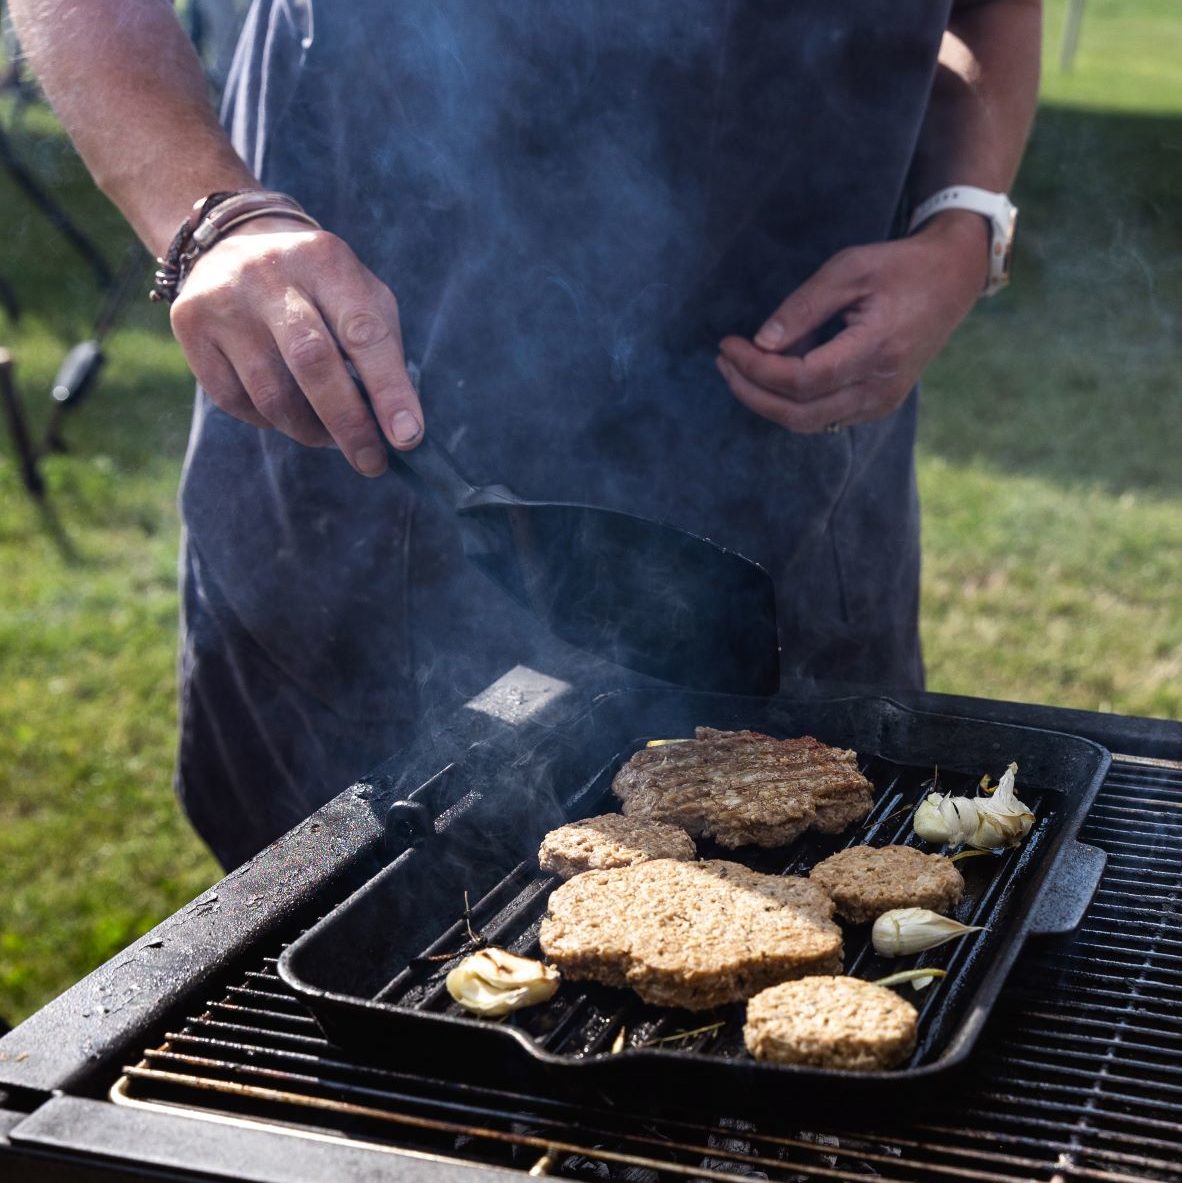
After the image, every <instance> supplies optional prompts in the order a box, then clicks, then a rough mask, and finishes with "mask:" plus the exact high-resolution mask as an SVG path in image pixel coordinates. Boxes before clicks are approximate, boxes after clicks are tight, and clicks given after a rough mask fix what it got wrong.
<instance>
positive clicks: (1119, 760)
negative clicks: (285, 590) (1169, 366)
mask: <svg viewBox="0 0 1182 1183" xmlns="http://www.w3.org/2000/svg"><path fill="white" fill-rule="evenodd" d="M508 697H509V698H513V697H514V696H512V695H510V696H508ZM913 705H916V706H920V707H929V708H935V709H943V710H947V709H949V708H950V707H951V708H953V709H955V708H957V707H959V708H960V709H961V710H962V711H963V712H964V713H965V714H969V715H981V714H983V713H992V714H993V715H994V716H995V717H997V718H1000V719H1008V720H1009V721H1011V722H1017V723H1029V724H1031V725H1035V726H1049V727H1053V728H1054V729H1057V730H1065V731H1071V732H1075V733H1079V734H1085V735H1091V736H1092V738H1094V739H1096V740H1098V741H1100V742H1104V743H1106V744H1107V746H1109V747H1111V748H1113V749H1115V750H1116V751H1118V752H1122V751H1123V752H1128V753H1130V754H1129V755H1124V756H1121V755H1118V756H1117V757H1116V758H1115V759H1114V761H1113V764H1112V766H1111V768H1110V769H1109V770H1108V773H1107V776H1106V777H1105V780H1104V784H1103V786H1102V788H1101V790H1100V792H1099V794H1098V796H1097V798H1096V800H1095V802H1094V804H1093V806H1092V808H1091V811H1090V813H1089V815H1088V819H1087V821H1086V822H1085V823H1084V826H1083V829H1082V831H1081V833H1080V838H1081V839H1082V840H1083V841H1085V842H1087V843H1090V844H1093V845H1095V846H1097V847H1099V848H1101V849H1102V850H1104V851H1105V852H1106V853H1107V856H1108V863H1107V867H1106V870H1105V872H1104V876H1103V879H1102V881H1101V884H1100V888H1099V892H1098V894H1097V896H1096V899H1095V901H1094V903H1093V905H1092V907H1091V908H1090V910H1089V911H1088V914H1087V916H1086V917H1085V919H1084V921H1083V923H1082V925H1081V926H1080V927H1079V929H1078V930H1077V931H1076V932H1075V933H1074V934H1073V935H1072V936H1070V937H1066V938H1059V939H1054V940H1046V941H1042V942H1039V943H1037V944H1032V945H1030V946H1028V947H1027V949H1026V951H1025V952H1024V954H1023V955H1022V956H1021V958H1020V959H1019V962H1018V965H1017V967H1016V969H1015V971H1014V973H1013V974H1012V975H1011V977H1010V979H1009V982H1008V984H1007V986H1006V988H1005V989H1004V991H1003V992H1002V994H1001V996H1000V998H999V1000H998V1002H997V1004H996V1005H995V1007H994V1011H993V1014H992V1016H991V1018H990V1020H989V1022H988V1023H987V1024H986V1026H985V1027H984V1029H983V1031H982V1032H981V1035H980V1038H979V1039H978V1041H977V1045H976V1048H975V1050H974V1052H973V1054H972V1056H971V1058H970V1059H969V1060H968V1062H967V1065H966V1071H965V1073H964V1074H963V1075H962V1076H960V1077H959V1078H958V1079H957V1080H956V1081H955V1083H954V1084H953V1085H951V1086H949V1088H948V1089H946V1090H943V1091H942V1092H941V1093H940V1094H939V1095H937V1096H935V1097H932V1098H930V1099H928V1100H927V1101H925V1102H924V1104H923V1105H922V1107H915V1108H912V1109H910V1110H909V1111H908V1112H906V1113H905V1114H903V1115H900V1114H897V1113H896V1114H889V1113H888V1112H887V1111H886V1110H885V1109H884V1108H883V1106H881V1105H880V1104H878V1103H877V1102H876V1101H875V1100H874V1099H872V1098H865V1099H862V1100H856V1101H851V1102H849V1103H847V1104H845V1105H843V1106H833V1107H831V1108H830V1109H829V1110H828V1111H826V1112H822V1113H820V1114H807V1115H805V1114H804V1113H803V1112H801V1111H799V1110H797V1109H794V1108H793V1107H791V1106H785V1107H784V1109H783V1110H782V1111H781V1112H779V1113H776V1114H773V1115H771V1116H760V1117H758V1118H756V1119H747V1118H745V1117H735V1116H733V1115H732V1114H731V1113H730V1112H728V1109H727V1108H726V1107H725V1106H723V1107H720V1108H719V1109H718V1110H716V1111H715V1112H714V1113H713V1114H710V1115H706V1116H703V1115H701V1114H690V1113H688V1112H686V1113H683V1114H680V1115H678V1114H677V1113H673V1114H670V1113H667V1112H666V1113H662V1114H659V1115H658V1114H656V1113H655V1112H654V1111H653V1110H654V1109H655V1108H657V1107H655V1106H654V1107H649V1106H646V1105H643V1104H635V1103H634V1104H631V1105H629V1106H627V1107H624V1106H619V1105H616V1106H611V1105H605V1104H593V1103H588V1102H583V1103H571V1102H568V1101H564V1100H562V1099H560V1098H557V1097H555V1096H554V1095H546V1094H539V1093H537V1092H536V1091H531V1090H529V1089H514V1088H512V1087H498V1088H487V1087H480V1086H475V1085H472V1084H469V1083H465V1082H463V1081H460V1080H457V1079H456V1077H455V1076H454V1075H453V1074H451V1073H450V1072H449V1073H431V1072H414V1073H407V1072H402V1073H400V1072H396V1071H393V1070H391V1069H390V1068H388V1067H384V1066H383V1064H382V1057H381V1056H380V1055H374V1056H366V1055H364V1054H361V1053H359V1052H356V1051H353V1052H345V1051H342V1049H341V1048H340V1047H338V1046H335V1045H334V1044H332V1043H330V1042H328V1041H327V1040H326V1039H325V1038H324V1036H323V1034H322V1032H321V1030H320V1028H319V1026H318V1025H317V1023H316V1022H315V1020H314V1019H313V1017H312V1015H311V1014H310V1013H309V1012H308V1011H307V1010H306V1008H305V1007H304V1005H303V1004H302V1003H301V1001H300V1000H299V999H298V998H297V997H295V996H294V995H293V993H292V992H291V990H290V989H289V987H288V986H287V985H286V984H285V983H284V982H283V980H282V979H281V978H280V976H279V975H278V972H277V963H278V959H279V958H280V957H281V955H282V952H283V950H284V948H285V947H286V946H287V945H288V943H289V942H290V941H292V940H294V939H296V938H297V937H298V936H299V935H300V934H301V932H303V931H305V930H306V929H307V928H308V927H309V926H310V925H311V924H313V923H315V921H316V920H317V919H318V918H319V917H320V916H321V915H323V914H324V913H325V911H327V910H328V909H330V908H331V907H333V906H334V905H335V904H336V903H337V902H338V901H340V900H343V899H344V898H346V897H347V896H348V895H349V894H350V893H351V892H352V891H354V890H356V889H357V888H358V887H359V886H360V885H361V884H362V883H364V882H365V881H366V880H368V879H369V878H370V877H371V876H372V875H373V874H374V873H375V872H376V871H377V870H378V869H379V868H380V867H381V866H382V865H384V864H385V862H386V861H387V860H388V857H389V852H388V850H387V849H386V845H385V844H386V843H387V841H388V838H387V835H386V833H385V830H384V820H385V815H386V813H387V811H388V806H389V803H390V801H391V800H393V799H394V798H396V797H398V796H405V795H406V792H407V791H409V789H410V788H412V787H415V786H417V785H420V784H422V783H423V781H425V780H427V779H429V777H430V774H431V772H432V770H434V771H438V770H439V769H440V768H441V767H445V766H446V765H447V764H448V763H449V762H452V761H454V759H456V758H458V756H460V755H462V754H465V753H470V752H471V751H472V748H473V744H475V745H477V747H478V748H479V749H480V751H481V752H482V753H484V754H486V755H487V756H488V757H489V758H491V759H496V758H503V757H506V756H509V757H511V753H512V752H513V750H514V745H515V744H517V743H519V742H520V741H521V739H522V735H523V732H522V731H521V729H520V727H521V725H520V724H514V723H509V722H506V721H505V720H504V719H503V718H497V717H494V716H492V715H487V714H483V713H481V712H473V713H472V714H471V715H467V716H464V717H463V718H461V719H458V720H454V721H452V722H451V724H450V730H449V729H448V728H447V727H445V728H441V729H440V730H439V731H437V732H436V734H435V736H434V739H433V742H432V744H431V746H430V748H429V750H425V751H416V752H414V753H409V754H408V755H406V756H404V757H402V758H400V759H399V761H397V763H396V764H392V765H391V766H388V767H387V768H385V769H383V770H379V772H378V774H376V775H375V777H374V778H372V779H371V780H370V781H369V782H368V783H366V784H364V785H361V786H355V787H354V788H352V789H351V790H349V791H348V792H346V793H345V794H342V796H341V797H339V798H338V799H337V800H336V801H335V802H333V803H332V804H330V805H329V806H327V807H326V808H325V810H323V811H321V812H320V813H319V814H317V815H315V816H314V817H313V818H312V819H309V821H308V822H306V823H304V825H303V826H301V827H300V828H299V829H298V830H297V831H294V832H293V833H292V834H290V835H288V836H287V837H286V838H285V839H283V840H281V841H280V842H279V843H277V844H276V846H275V847H273V848H272V849H271V850H269V851H268V852H266V853H265V854H264V855H262V856H260V858H259V859H257V860H255V862H254V863H253V864H252V865H248V866H247V867H246V868H244V869H242V870H240V871H239V872H236V873H235V874H234V875H231V876H229V877H228V878H227V879H226V880H224V881H223V882H222V883H220V884H218V885H217V886H216V887H215V888H214V889H212V890H211V891H210V892H208V893H206V894H205V895H203V896H202V897H200V898H199V899H198V900H195V901H194V902H193V904H191V905H189V907H188V908H186V909H183V910H182V911H181V912H180V913H178V914H177V915H176V916H174V917H172V918H171V919H170V920H169V921H166V922H165V923H164V924H163V925H161V926H160V927H159V928H158V929H156V930H154V932H152V933H149V934H147V935H146V936H145V937H144V938H143V939H142V940H141V941H139V942H137V943H136V944H135V945H133V946H132V947H131V948H130V949H128V950H127V951H126V952H125V953H124V954H121V955H120V956H119V957H118V958H116V959H114V960H113V961H112V962H111V963H108V965H106V966H104V967H102V968H101V969H100V970H98V971H96V973H95V974H94V975H92V976H91V977H90V978H88V979H86V980H84V981H83V982H81V983H79V985H78V986H76V987H74V988H73V989H72V990H71V991H69V992H67V994H65V995H63V997H62V998H61V999H59V1000H57V1001H56V1002H55V1003H53V1004H51V1005H50V1006H49V1007H47V1008H45V1010H43V1011H42V1012H39V1013H38V1014H37V1015H35V1016H33V1017H32V1018H31V1019H30V1020H28V1021H27V1022H26V1023H24V1024H22V1025H21V1026H20V1027H18V1028H17V1029H16V1030H15V1031H14V1032H12V1033H11V1034H10V1035H8V1036H6V1037H4V1039H3V1040H0V1178H4V1179H5V1180H8V1179H12V1180H14V1181H16V1183H19V1181H22V1180H25V1179H30V1180H31V1179H37V1180H39V1181H43V1180H54V1179H62V1180H66V1179H68V1180H81V1179H109V1178H112V1177H115V1178H141V1177H142V1178H149V1177H150V1178H155V1179H159V1178H176V1179H192V1178H203V1179H206V1180H208V1179H211V1178H213V1179H227V1180H229V1179H243V1180H268V1181H269V1180H279V1179H284V1180H288V1181H291V1183H301V1181H303V1180H323V1179H327V1178H332V1179H341V1180H352V1179H357V1180H369V1179H378V1178H382V1179H391V1178H393V1179H401V1178H413V1179H428V1178H430V1179H432V1180H436V1179H440V1180H442V1179H447V1180H451V1179H457V1180H460V1179H469V1180H470V1179H473V1178H476V1177H477V1176H488V1177H492V1176H494V1175H495V1176H498V1177H502V1178H503V1177H505V1176H506V1175H507V1174H512V1175H515V1176H518V1177H520V1175H522V1174H525V1173H532V1174H535V1175H543V1174H550V1175H554V1176H556V1177H560V1178H570V1179H597V1180H612V1179H626V1180H629V1181H631V1183H664V1181H665V1180H670V1181H672V1180H677V1179H686V1178H692V1179H717V1180H720V1181H722V1180H724V1179H725V1180H733V1178H734V1177H735V1175H750V1176H752V1177H758V1178H767V1179H771V1180H777V1181H779V1180H783V1181H788V1180H793V1181H795V1180H809V1179H841V1180H862V1179H865V1178H866V1177H868V1176H869V1177H875V1176H877V1177H879V1178H883V1179H888V1180H900V1181H903V1180H906V1181H908V1183H913V1181H914V1183H922V1181H926V1180H943V1181H945V1183H950V1181H954V1180H1018V1179H1022V1180H1031V1179H1033V1180H1046V1181H1047V1183H1054V1181H1057V1180H1071V1179H1098V1180H1172V1179H1177V1178H1179V1165H1178V1164H1179V1163H1180V1162H1182V1007H1180V1006H1179V1001H1182V937H1180V936H1179V926H1178V913H1179V908H1180V907H1182V763H1175V762H1177V761H1179V760H1182V727H1179V726H1178V725H1177V724H1170V723H1164V722H1155V721H1148V720H1121V719H1114V718H1112V717H1110V716H1088V715H1080V714H1078V713H1075V712H1055V711H1053V710H1049V709H1044V708H1029V707H1018V706H1009V705H1006V704H996V703H993V704H984V703H980V702H972V701H967V700H966V701H964V702H959V703H958V702H957V701H956V700H949V699H946V698H937V697H936V696H922V697H920V696H917V697H916V699H915V700H914V703H913ZM567 714H568V716H569V708H568V709H567ZM532 723H533V724H536V725H538V726H542V727H544V729H545V730H547V731H550V733H551V734H558V733H557V732H553V731H551V727H552V724H553V716H552V715H551V716H548V715H547V714H546V712H544V711H543V712H542V713H541V714H539V715H537V716H535V717H534V718H533V721H532ZM531 742H532V741H531Z"/></svg>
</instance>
